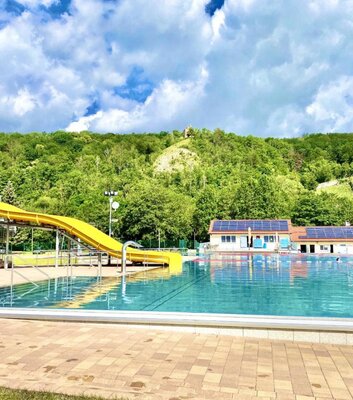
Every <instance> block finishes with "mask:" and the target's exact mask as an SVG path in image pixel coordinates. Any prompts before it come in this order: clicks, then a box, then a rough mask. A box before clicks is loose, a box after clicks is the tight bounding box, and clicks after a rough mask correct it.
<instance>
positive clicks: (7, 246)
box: [4, 223, 10, 269]
mask: <svg viewBox="0 0 353 400" xmlns="http://www.w3.org/2000/svg"><path fill="white" fill-rule="evenodd" d="M9 243H10V225H9V223H7V225H6V245H5V265H4V267H5V269H7V268H8V267H9V247H10V246H9Z"/></svg>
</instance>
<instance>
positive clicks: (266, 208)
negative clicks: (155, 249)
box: [0, 128, 353, 241]
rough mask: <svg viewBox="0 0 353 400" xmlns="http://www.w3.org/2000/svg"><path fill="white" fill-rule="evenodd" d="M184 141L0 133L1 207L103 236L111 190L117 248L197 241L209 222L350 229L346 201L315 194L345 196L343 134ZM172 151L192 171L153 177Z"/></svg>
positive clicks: (347, 162)
mask: <svg viewBox="0 0 353 400" xmlns="http://www.w3.org/2000/svg"><path fill="white" fill-rule="evenodd" d="M188 136H189V137H188V138H185V137H184V134H183V132H180V131H173V132H160V133H150V134H129V135H119V134H96V133H91V132H81V133H69V132H63V131H58V132H54V133H36V132H35V133H30V134H26V135H23V134H18V133H13V134H5V133H2V134H1V133H0V195H1V198H2V201H4V202H8V203H11V204H14V205H18V206H20V207H23V208H25V209H28V210H32V211H38V212H45V213H51V214H60V215H67V216H72V217H76V218H79V219H82V220H84V221H86V222H88V223H91V224H93V225H94V226H96V227H98V228H99V229H102V230H103V231H105V232H107V231H108V214H109V203H108V201H107V198H106V197H105V196H104V191H106V190H109V189H112V190H116V191H118V196H117V199H116V200H117V201H119V203H120V208H119V209H118V211H116V212H115V213H114V221H115V222H114V223H113V231H114V236H115V237H117V238H118V239H121V240H126V239H134V240H145V241H146V240H147V241H148V240H155V239H156V238H157V237H158V236H159V235H160V236H161V239H162V240H170V241H173V240H174V241H175V240H178V239H194V238H195V239H196V240H198V241H207V240H208V227H209V223H210V221H211V220H212V219H217V218H219V219H228V218H239V219H242V218H291V219H292V221H293V223H294V224H296V225H343V224H344V223H345V221H351V222H353V192H352V193H350V192H349V193H347V192H345V193H344V195H341V194H340V193H339V191H338V192H337V193H330V192H326V191H318V190H317V186H318V185H319V184H320V183H322V182H327V181H332V180H338V182H347V183H348V184H349V185H350V186H349V188H350V189H349V190H351V188H352V187H353V183H352V181H351V177H352V176H353V134H310V135H304V136H302V137H299V138H291V139H275V138H266V139H262V138H258V137H253V136H246V137H245V136H239V135H236V134H234V133H226V132H224V131H222V130H220V129H216V130H214V131H210V130H207V129H192V128H191V129H189V131H188ZM176 146H178V147H179V148H180V147H182V148H186V149H188V150H189V152H191V153H192V154H194V155H195V160H197V161H196V162H194V163H192V164H189V163H188V162H185V165H184V166H183V167H182V168H180V167H179V168H175V169H173V168H169V169H166V170H162V171H161V170H158V171H157V169H156V160H157V159H160V157H163V155H164V154H165V153H166V151H167V149H173V147H176ZM191 153H190V154H191ZM181 158H182V156H181ZM178 162H179V164H180V162H182V160H179V161H178ZM27 239H28V238H27ZM18 240H21V241H23V240H26V237H20V238H19V239H18Z"/></svg>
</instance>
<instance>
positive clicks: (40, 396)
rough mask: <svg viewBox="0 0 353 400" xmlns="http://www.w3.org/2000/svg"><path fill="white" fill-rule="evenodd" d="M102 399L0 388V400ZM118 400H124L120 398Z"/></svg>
mask: <svg viewBox="0 0 353 400" xmlns="http://www.w3.org/2000/svg"><path fill="white" fill-rule="evenodd" d="M102 399H103V398H102V397H95V396H94V397H88V396H69V395H66V394H58V393H48V392H32V391H28V390H17V389H16V390H14V389H6V388H0V400H102ZM120 400H124V399H123V398H120Z"/></svg>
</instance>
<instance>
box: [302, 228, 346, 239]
mask: <svg viewBox="0 0 353 400" xmlns="http://www.w3.org/2000/svg"><path fill="white" fill-rule="evenodd" d="M306 234H307V235H306V237H307V238H308V239H352V238H353V227H342V226H337V227H327V228H326V227H317V228H306Z"/></svg>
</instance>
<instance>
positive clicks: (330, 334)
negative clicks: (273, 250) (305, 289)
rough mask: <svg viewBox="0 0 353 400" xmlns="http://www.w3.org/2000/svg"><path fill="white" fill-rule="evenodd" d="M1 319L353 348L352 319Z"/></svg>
mask: <svg viewBox="0 0 353 400" xmlns="http://www.w3.org/2000/svg"><path fill="white" fill-rule="evenodd" d="M0 318H7V319H22V320H46V321H65V322H68V321H69V322H70V321H71V322H90V323H92V322H94V323H110V324H120V325H125V326H130V327H131V326H135V327H140V328H147V329H156V328H157V329H158V328H159V329H165V330H177V331H187V332H194V333H211V334H218V335H231V336H240V337H252V338H254V337H256V338H261V339H279V340H289V341H294V342H297V341H305V342H313V343H331V344H348V345H353V319H349V318H318V317H315V318H309V317H282V316H262V315H259V316H254V315H235V314H234V315H232V314H199V313H179V312H153V311H113V310H111V311H102V310H73V309H70V310H68V309H33V308H31V309H30V308H28V309H23V308H1V309H0Z"/></svg>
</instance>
